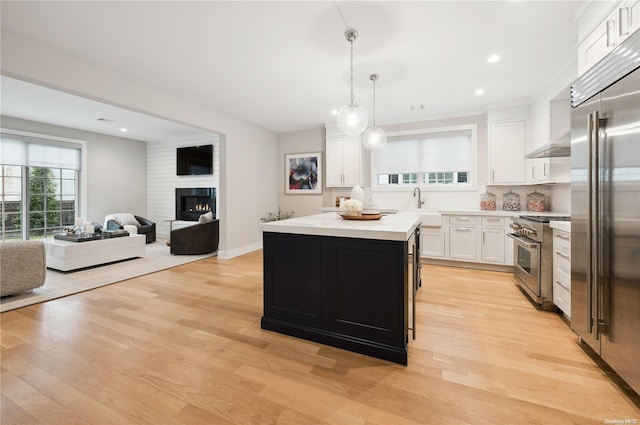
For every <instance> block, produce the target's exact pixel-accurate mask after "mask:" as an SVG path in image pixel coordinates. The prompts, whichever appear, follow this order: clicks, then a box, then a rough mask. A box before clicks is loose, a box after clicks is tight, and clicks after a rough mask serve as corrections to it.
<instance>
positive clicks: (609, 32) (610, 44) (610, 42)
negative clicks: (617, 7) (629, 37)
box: [606, 19, 616, 47]
mask: <svg viewBox="0 0 640 425" xmlns="http://www.w3.org/2000/svg"><path fill="white" fill-rule="evenodd" d="M606 25H607V47H613V46H615V43H614V42H613V36H612V32H613V31H614V30H615V26H616V22H615V21H614V20H613V19H609V20H608V21H607V23H606Z"/></svg>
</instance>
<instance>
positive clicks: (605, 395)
mask: <svg viewBox="0 0 640 425" xmlns="http://www.w3.org/2000/svg"><path fill="white" fill-rule="evenodd" d="M422 276H423V287H422V289H421V290H420V292H419V293H418V297H417V303H418V307H417V314H418V316H417V317H418V337H417V340H416V341H410V352H409V366H407V367H403V366H399V365H396V364H392V363H388V362H385V361H382V360H378V359H373V358H370V357H367V356H363V355H359V354H354V353H350V352H347V351H343V350H339V349H336V348H332V347H328V346H323V345H320V344H316V343H312V342H308V341H304V340H299V339H295V338H292V337H288V336H285V335H280V334H276V333H273V332H269V331H263V330H261V329H260V317H261V314H262V253H261V252H260V251H258V252H254V253H251V254H248V255H244V256H242V257H238V258H235V259H232V260H218V259H217V258H215V257H214V258H210V259H206V260H202V261H198V262H195V263H190V264H187V265H184V266H180V267H176V268H173V269H169V270H165V271H161V272H158V273H154V274H150V275H146V276H142V277H139V278H136V279H132V280H128V281H124V282H121V283H117V284H114V285H110V286H106V287H103V288H99V289H94V290H91V291H87V292H83V293H80V294H76V295H71V296H68V297H65V298H61V299H58V300H54V301H49V302H46V303H42V304H38V305H34V306H29V307H24V308H21V309H17V310H13V311H10V312H7V313H3V314H2V315H1V316H0V321H1V323H0V328H1V334H0V338H1V339H0V342H1V353H0V354H1V356H2V357H1V359H2V375H1V393H2V394H1V396H2V397H1V398H2V405H1V409H2V416H1V422H2V424H3V425H11V424H21V425H31V424H48V425H55V424H61V425H62V424H64V425H70V424H105V425H114V424H118V425H121V424H171V425H186V424H189V425H194V424H196V425H197V424H207V425H209V424H242V425H244V424H276V423H277V424H296V425H297V424H331V425H395V424H445V423H446V424H463V425H464V424H467V425H477V424H506V423H513V424H516V423H517V424H554V425H562V424H575V425H584V424H603V423H607V422H606V421H612V420H622V421H624V420H631V421H633V420H636V421H638V422H627V423H640V410H639V409H638V407H637V406H636V404H635V403H634V399H633V398H631V397H629V396H628V395H626V394H625V393H623V392H622V390H621V389H620V388H619V387H618V386H617V385H616V384H615V383H614V381H613V380H612V379H611V378H610V377H609V376H608V374H607V373H606V372H605V371H604V370H603V369H601V368H600V367H598V366H597V365H596V364H595V363H594V361H593V360H592V359H591V358H590V357H589V355H588V354H587V353H585V351H583V350H582V349H581V348H580V346H579V344H578V343H577V338H576V335H575V334H573V333H572V332H571V330H570V329H569V327H568V326H567V325H566V323H564V322H563V320H562V319H561V317H560V316H558V315H557V314H555V313H549V312H544V311H540V310H536V309H535V308H534V307H533V305H532V304H531V303H530V302H529V301H527V299H525V297H524V295H523V294H522V293H521V292H520V291H519V290H518V289H517V288H516V287H515V285H514V284H513V281H512V278H511V275H510V274H507V273H498V272H487V271H478V270H467V269H459V268H449V267H442V266H430V265H425V266H424V267H423V269H422ZM608 423H613V422H608Z"/></svg>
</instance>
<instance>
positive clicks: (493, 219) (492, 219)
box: [487, 218, 500, 221]
mask: <svg viewBox="0 0 640 425" xmlns="http://www.w3.org/2000/svg"><path fill="white" fill-rule="evenodd" d="M487 221H500V219H499V218H488V219H487Z"/></svg>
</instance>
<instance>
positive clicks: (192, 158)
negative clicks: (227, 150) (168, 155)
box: [176, 145, 213, 176]
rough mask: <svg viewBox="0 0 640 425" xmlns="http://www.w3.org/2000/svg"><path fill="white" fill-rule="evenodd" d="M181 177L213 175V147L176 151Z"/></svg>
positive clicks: (205, 146)
mask: <svg viewBox="0 0 640 425" xmlns="http://www.w3.org/2000/svg"><path fill="white" fill-rule="evenodd" d="M176 154H177V155H176V157H177V161H176V164H177V167H176V168H177V172H176V174H177V175H179V176H200V175H207V174H213V145H204V146H188V147H184V148H177V149H176Z"/></svg>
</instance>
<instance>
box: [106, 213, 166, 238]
mask: <svg viewBox="0 0 640 425" xmlns="http://www.w3.org/2000/svg"><path fill="white" fill-rule="evenodd" d="M125 226H135V228H136V233H138V234H139V235H145V237H146V242H147V243H152V242H155V241H156V223H154V222H153V221H151V220H149V219H146V218H144V217H140V216H139V215H133V214H129V213H117V214H109V215H108V216H106V217H105V218H104V229H105V230H121V229H125Z"/></svg>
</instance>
